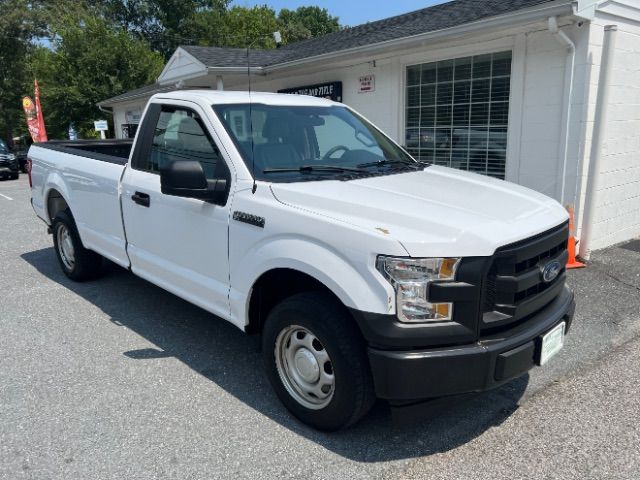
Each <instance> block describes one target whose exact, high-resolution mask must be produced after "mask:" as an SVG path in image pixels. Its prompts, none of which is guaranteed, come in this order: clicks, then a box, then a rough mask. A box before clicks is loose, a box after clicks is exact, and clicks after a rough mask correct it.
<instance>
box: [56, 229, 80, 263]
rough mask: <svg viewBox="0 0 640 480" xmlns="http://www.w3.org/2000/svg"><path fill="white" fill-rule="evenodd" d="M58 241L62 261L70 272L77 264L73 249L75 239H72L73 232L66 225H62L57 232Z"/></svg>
mask: <svg viewBox="0 0 640 480" xmlns="http://www.w3.org/2000/svg"><path fill="white" fill-rule="evenodd" d="M56 236H57V241H58V253H59V254H60V258H61V259H62V263H64V266H65V267H67V269H69V270H73V267H74V266H75V264H76V257H75V253H76V251H75V249H74V248H73V239H72V238H71V232H69V229H68V228H67V226H66V225H64V224H60V225H59V226H58V230H57V231H56Z"/></svg>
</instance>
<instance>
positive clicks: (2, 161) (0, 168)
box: [0, 141, 20, 180]
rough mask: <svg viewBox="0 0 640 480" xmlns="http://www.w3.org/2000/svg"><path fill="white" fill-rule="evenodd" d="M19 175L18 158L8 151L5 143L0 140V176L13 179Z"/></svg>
mask: <svg viewBox="0 0 640 480" xmlns="http://www.w3.org/2000/svg"><path fill="white" fill-rule="evenodd" d="M19 175H20V172H19V162H18V159H17V158H16V156H15V155H14V154H13V153H11V152H10V151H9V149H8V148H7V145H6V144H5V143H4V142H3V141H0V178H12V179H14V180H15V179H16V178H18V176H19Z"/></svg>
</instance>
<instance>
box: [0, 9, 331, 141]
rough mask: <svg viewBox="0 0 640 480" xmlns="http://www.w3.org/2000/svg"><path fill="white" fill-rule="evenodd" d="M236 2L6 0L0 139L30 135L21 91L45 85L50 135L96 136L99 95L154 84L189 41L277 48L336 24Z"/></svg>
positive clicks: (1, 14) (0, 16)
mask: <svg viewBox="0 0 640 480" xmlns="http://www.w3.org/2000/svg"><path fill="white" fill-rule="evenodd" d="M230 3H231V0H0V138H4V139H5V140H9V139H10V138H11V137H12V136H16V135H19V134H26V133H27V129H26V124H25V121H24V114H23V112H22V107H21V101H20V99H21V97H22V96H24V95H29V96H32V95H33V79H34V78H37V79H38V83H39V84H40V90H41V101H42V110H43V114H44V118H45V123H46V126H47V131H48V133H49V137H50V138H60V137H65V136H66V134H67V129H68V127H69V124H70V123H73V124H75V125H76V129H77V130H78V131H79V132H80V135H81V136H84V137H87V136H94V135H95V132H94V131H93V121H94V120H96V119H98V118H107V119H109V120H111V119H110V118H109V116H107V115H105V114H104V113H103V112H101V111H100V110H99V109H98V108H97V107H96V103H97V102H99V101H101V100H104V99H106V98H109V97H113V96H115V95H118V94H120V93H123V92H126V91H128V90H132V89H135V88H139V87H141V86H144V85H147V84H149V83H153V82H154V81H155V79H156V78H157V76H158V75H159V73H160V71H161V70H162V67H163V64H164V62H165V60H166V59H168V58H169V57H170V56H171V54H173V52H174V51H175V49H176V47H177V46H179V45H205V46H220V47H239V48H245V47H251V48H275V43H274V41H273V38H272V34H273V32H275V31H277V30H279V31H280V32H281V33H282V37H283V41H284V43H291V42H295V41H299V40H303V39H307V38H311V37H313V36H317V35H324V34H327V33H331V32H335V31H337V30H339V29H340V28H341V27H340V25H339V22H338V18H337V17H333V16H331V15H330V14H329V12H328V11H327V10H326V9H324V8H320V7H314V6H309V7H299V8H298V9H296V10H289V9H282V10H281V11H280V12H279V13H278V14H277V15H276V12H275V10H273V9H272V8H270V7H269V6H268V5H256V6H254V7H242V6H233V7H229V4H230Z"/></svg>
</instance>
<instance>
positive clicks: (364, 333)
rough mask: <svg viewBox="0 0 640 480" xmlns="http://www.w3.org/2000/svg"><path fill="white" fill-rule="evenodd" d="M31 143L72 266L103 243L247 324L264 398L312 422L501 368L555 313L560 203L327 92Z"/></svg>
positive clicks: (562, 299)
mask: <svg viewBox="0 0 640 480" xmlns="http://www.w3.org/2000/svg"><path fill="white" fill-rule="evenodd" d="M29 158H30V161H31V162H32V166H31V169H30V173H29V175H30V182H31V185H32V187H31V194H32V200H31V202H32V205H33V208H34V210H35V212H36V214H37V215H38V216H39V217H40V218H41V219H42V220H44V221H45V222H46V223H47V224H48V225H49V226H50V231H51V232H52V233H53V244H54V247H55V249H54V251H55V253H56V255H57V257H58V261H59V263H60V266H61V268H62V270H63V271H64V273H65V274H66V275H67V276H68V277H69V278H71V279H73V280H77V281H83V280H88V279H91V278H95V277H96V276H97V275H98V274H99V273H100V265H101V261H102V258H103V257H105V258H108V259H110V260H111V261H113V262H115V263H117V264H119V265H121V266H123V267H125V268H128V269H130V270H131V271H132V272H133V273H134V274H136V275H139V276H140V277H142V278H144V279H146V280H148V281H150V282H152V283H155V284H156V285H159V286H160V287H162V288H164V289H166V290H168V291H170V292H172V293H174V294H176V295H178V296H179V297H182V298H184V299H186V300H187V301H189V302H192V303H194V304H196V305H198V306H200V307H202V308H204V309H206V310H208V311H209V312H211V313H214V314H215V315H217V316H219V317H221V318H223V319H225V320H228V321H230V322H231V323H233V324H234V325H236V326H237V327H238V328H240V329H242V330H243V331H245V332H247V333H255V334H260V335H261V336H262V350H263V358H264V364H265V369H266V373H267V376H268V378H269V380H270V382H271V384H272V385H273V388H274V389H275V391H276V393H277V395H278V397H279V398H280V399H281V401H282V402H283V403H284V404H285V405H286V407H287V408H288V409H289V410H290V411H291V412H292V413H293V414H294V415H295V416H297V417H298V418H299V419H301V420H302V421H303V422H306V423H307V424H309V425H312V426H314V427H316V428H320V429H324V430H334V429H338V428H343V427H346V426H348V425H351V424H353V423H354V422H356V421H357V420H358V419H360V418H361V417H362V416H363V415H364V414H365V413H366V412H367V411H368V410H369V409H370V407H371V406H372V405H373V403H374V400H375V398H376V397H378V398H382V399H384V400H386V401H388V402H389V404H390V405H391V407H392V408H393V409H394V411H395V412H400V413H401V414H402V412H405V413H407V412H415V409H416V406H417V405H420V404H422V403H427V404H428V402H430V401H431V400H432V399H434V398H442V397H446V396H449V395H461V394H466V393H470V392H479V391H483V390H487V389H490V388H494V387H497V386H499V385H502V384H504V383H505V382H508V381H509V380H511V379H513V378H516V377H518V376H520V375H522V374H523V373H524V372H526V371H528V370H529V369H531V368H532V367H533V366H534V365H544V364H545V363H546V362H547V361H548V360H549V359H550V358H551V357H552V356H553V355H554V354H555V353H557V352H558V350H559V349H560V348H561V347H562V345H563V342H564V336H565V334H566V333H567V331H568V329H569V327H570V325H571V321H572V318H573V311H574V299H573V294H572V292H571V291H570V290H569V289H568V288H567V287H566V286H565V263H566V260H567V252H566V246H567V239H568V216H567V213H566V211H565V210H564V208H563V207H562V206H561V205H559V204H558V203H557V202H556V201H554V200H552V199H550V198H548V197H546V196H544V195H542V194H539V193H536V192H534V191H531V190H528V189H526V188H524V187H521V186H518V185H514V184H510V183H507V182H504V181H501V180H496V179H491V178H487V177H483V176H480V175H476V174H473V173H468V172H461V171H457V170H454V169H450V168H445V167H438V166H434V165H426V164H422V163H418V162H416V161H415V160H414V159H413V158H411V157H410V156H409V155H408V154H407V153H406V152H405V151H404V150H403V149H402V148H401V147H399V146H398V145H397V144H396V143H395V142H394V141H392V140H391V139H390V138H389V137H387V136H386V135H384V134H383V133H382V132H381V131H379V130H378V129H377V128H376V127H374V126H373V125H372V124H371V123H369V122H368V121H367V120H366V119H365V118H363V117H362V116H360V115H359V114H357V113H356V112H355V111H353V110H352V109H350V108H349V107H347V106H345V105H342V104H340V103H335V102H332V101H329V100H325V99H317V98H312V97H307V96H298V95H277V94H259V93H253V94H250V95H249V94H247V93H245V92H214V91H180V92H171V93H163V94H157V95H154V96H153V97H152V98H151V100H150V101H149V104H148V106H147V108H146V110H145V113H144V116H143V120H142V122H141V124H140V129H139V131H138V134H137V136H136V139H135V143H134V142H132V141H131V140H118V141H81V142H48V143H45V144H35V145H34V146H32V147H31V149H30V150H29ZM407 414H408V413H407Z"/></svg>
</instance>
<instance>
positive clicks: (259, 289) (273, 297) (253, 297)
mask: <svg viewBox="0 0 640 480" xmlns="http://www.w3.org/2000/svg"><path fill="white" fill-rule="evenodd" d="M303 292H324V293H326V294H328V295H329V296H330V297H331V298H333V299H334V300H335V301H336V302H337V303H339V304H340V305H343V306H344V302H343V301H342V300H341V299H340V297H339V296H338V295H337V294H336V293H335V292H333V291H332V290H331V289H330V288H329V287H328V286H327V285H325V284H324V283H323V282H321V281H320V280H318V279H317V278H315V277H314V276H312V275H310V274H308V273H305V272H303V271H301V270H296V269H294V268H288V267H277V268H272V269H270V270H267V271H265V272H263V273H262V274H261V275H260V276H259V277H258V278H257V279H256V281H255V282H254V283H253V285H252V287H251V291H250V297H249V300H248V309H247V324H246V327H245V330H246V332H247V333H260V332H261V331H262V327H263V325H264V321H265V319H266V317H267V315H269V312H270V311H271V310H272V309H273V308H274V307H275V306H276V305H277V304H278V303H280V302H281V301H282V300H284V299H285V298H288V297H291V296H293V295H295V294H298V293H303Z"/></svg>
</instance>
